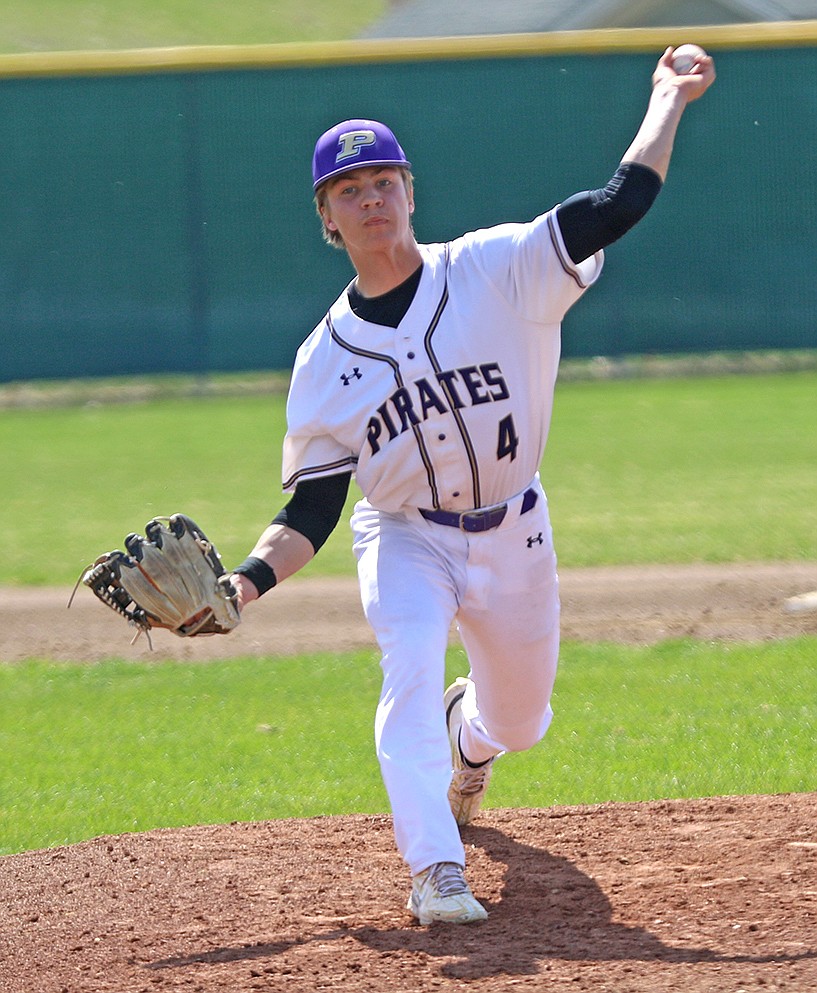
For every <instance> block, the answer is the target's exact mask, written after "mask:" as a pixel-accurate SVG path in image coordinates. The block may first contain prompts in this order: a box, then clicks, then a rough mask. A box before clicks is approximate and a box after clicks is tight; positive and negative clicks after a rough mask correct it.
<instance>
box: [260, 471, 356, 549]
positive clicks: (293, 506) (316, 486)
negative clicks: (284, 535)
mask: <svg viewBox="0 0 817 993" xmlns="http://www.w3.org/2000/svg"><path fill="white" fill-rule="evenodd" d="M351 478H352V474H351V472H343V473H339V474H337V475H335V476H321V477H320V478H319V479H305V480H303V482H300V483H298V485H297V486H296V487H295V492H294V493H293V494H292V499H291V500H290V501H289V503H288V504H287V505H286V506H285V507H283V508H282V509H281V510H280V511H279V512H278V513H277V514H276V516H275V518H274V520H273V521H272V523H273V524H285V525H286V526H287V527H289V528H292V530H293V531H297V532H298V533H299V534H302V535H303V536H304V537H305V538H307V539H308V540H309V542H310V543H311V545H312V547H313V548H314V549H315V551H316V552H317V551H318V549H319V548H320V547H321V546H322V545H323V544H324V543H325V541H326V539H327V538H328V537H329V535H330V534H331V533H332V532H333V531H334V530H335V525H336V524H337V523H338V521H339V520H340V515H341V513H342V512H343V505H344V504H345V503H346V496H347V494H348V492H349V482H350V480H351Z"/></svg>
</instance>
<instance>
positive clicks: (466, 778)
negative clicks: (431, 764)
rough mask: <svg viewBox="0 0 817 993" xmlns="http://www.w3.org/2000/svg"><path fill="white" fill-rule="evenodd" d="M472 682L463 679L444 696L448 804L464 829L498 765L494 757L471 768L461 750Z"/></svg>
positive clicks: (456, 682) (479, 803)
mask: <svg viewBox="0 0 817 993" xmlns="http://www.w3.org/2000/svg"><path fill="white" fill-rule="evenodd" d="M470 682H471V680H470V679H467V678H466V677H464V676H460V678H459V679H456V680H454V682H453V683H452V684H451V685H450V686H449V687H448V689H447V690H446V691H445V696H444V697H443V702H444V704H445V721H446V724H447V726H448V738H449V740H450V742H451V768H452V772H451V785H450V786H449V787H448V802H449V803H450V804H451V813H452V814H453V815H454V818H455V819H456V821H457V824H459V825H460V827H464V826H465V825H466V824H470V823H471V821H472V820H473V819H474V818H475V817H476V815H477V812H478V811H479V808H480V806H481V804H482V798H483V797H484V796H485V792H486V790H487V789H488V783H489V781H490V779H491V771H492V769H493V765H494V760H493V759H492V758H491V759H488V761H487V762H483V763H482V764H481V765H478V766H472V765H469V764H468V762H467V760H466V759H465V757H464V756H463V754H462V751H461V750H460V728H461V727H462V698H463V697H464V696H465V689H466V687H467V686H468V684H469V683H470Z"/></svg>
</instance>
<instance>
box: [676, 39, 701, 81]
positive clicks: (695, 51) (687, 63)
mask: <svg viewBox="0 0 817 993" xmlns="http://www.w3.org/2000/svg"><path fill="white" fill-rule="evenodd" d="M705 56H706V52H705V51H704V50H703V49H702V48H701V46H700V45H679V46H678V47H677V48H676V49H675V51H674V52H673V53H672V68H673V69H674V70H675V71H676V72H677V73H678V75H679V76H686V74H687V73H688V72H689V71H690V70H691V69H692V67H693V66H694V65H695V64H696V62H697V60H698V59H701V58H705Z"/></svg>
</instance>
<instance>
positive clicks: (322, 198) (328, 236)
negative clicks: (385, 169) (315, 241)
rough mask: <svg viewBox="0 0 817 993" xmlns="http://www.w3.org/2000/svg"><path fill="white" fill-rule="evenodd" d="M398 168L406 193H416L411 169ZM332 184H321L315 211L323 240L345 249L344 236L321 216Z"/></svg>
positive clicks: (316, 196)
mask: <svg viewBox="0 0 817 993" xmlns="http://www.w3.org/2000/svg"><path fill="white" fill-rule="evenodd" d="M398 168H399V172H400V175H401V176H402V177H403V184H404V185H405V187H406V192H407V193H408V194H411V193H412V192H413V191H414V176H412V174H411V170H410V169H406V168H405V167H404V166H399V167H398ZM330 182H332V180H329V179H328V180H327V181H326V182H325V183H321V185H320V186H319V187H318V188H317V189H316V190H315V210H316V211H317V214H318V217H319V218H320V220H321V228H322V234H323V240H324V241H325V242H326V244H327V245H331V246H332V248H340V249H344V248H346V245H345V244H344V243H343V236H342V235H341V233H340V231H330V230H329V228H328V227H327V226H326V224H325V223H324V220H323V215H322V214H321V210H323V208H324V207H325V206H326V190H327V187H328V186H329V183H330Z"/></svg>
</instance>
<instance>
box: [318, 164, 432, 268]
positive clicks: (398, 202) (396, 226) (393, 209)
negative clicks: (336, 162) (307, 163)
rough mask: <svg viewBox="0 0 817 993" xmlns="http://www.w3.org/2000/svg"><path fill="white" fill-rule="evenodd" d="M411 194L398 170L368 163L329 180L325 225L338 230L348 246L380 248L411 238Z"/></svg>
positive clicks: (359, 248)
mask: <svg viewBox="0 0 817 993" xmlns="http://www.w3.org/2000/svg"><path fill="white" fill-rule="evenodd" d="M413 211H414V197H413V195H412V193H411V192H410V190H409V189H407V187H406V183H405V182H404V179H403V174H402V172H401V171H400V170H399V169H396V168H394V167H391V166H369V167H367V168H364V169H354V170H352V171H350V172H346V173H343V175H341V176H338V177H337V179H334V180H332V181H330V183H329V186H328V188H327V190H326V198H325V201H324V204H323V206H322V208H321V216H322V217H323V221H324V224H326V226H327V227H328V228H329V229H330V230H332V231H339V232H340V235H341V237H342V238H343V241H344V244H345V245H346V247H347V249H348V250H350V251H352V252H354V251H355V250H363V251H365V250H367V249H369V250H373V251H374V250H382V249H383V248H384V247H386V246H387V245H389V244H393V245H398V244H400V243H402V242H404V241H405V240H406V239H407V238H410V239H411V240H413V238H414V236H413V234H412V233H411V225H410V217H411V214H412V213H413Z"/></svg>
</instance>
